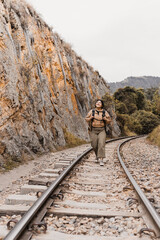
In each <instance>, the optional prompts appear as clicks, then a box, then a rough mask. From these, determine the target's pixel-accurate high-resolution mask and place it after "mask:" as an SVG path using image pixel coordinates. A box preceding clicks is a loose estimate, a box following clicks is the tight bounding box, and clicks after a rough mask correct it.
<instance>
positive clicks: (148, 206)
mask: <svg viewBox="0 0 160 240" xmlns="http://www.w3.org/2000/svg"><path fill="white" fill-rule="evenodd" d="M139 137H142V136H139ZM135 138H138V137H133V138H130V139H127V140H125V141H124V142H123V143H120V144H119V146H118V149H117V155H118V159H119V161H120V163H121V165H122V167H123V169H124V172H125V173H126V175H127V177H128V179H129V180H130V182H131V184H132V186H133V187H134V189H135V190H136V192H137V194H138V196H139V197H140V199H141V201H142V203H143V204H144V206H145V208H146V209H147V211H148V212H149V214H150V216H151V218H152V219H153V221H154V223H155V224H156V226H157V229H158V231H160V216H159V214H158V213H157V212H156V210H155V209H154V207H153V206H152V205H151V203H150V201H149V200H148V199H147V197H146V196H145V194H144V193H143V191H142V190H141V188H140V187H139V185H138V184H137V182H136V181H135V180H134V178H133V177H132V175H131V174H130V172H129V171H128V169H127V167H126V165H125V164H124V162H123V160H122V157H121V155H120V149H121V147H122V146H123V145H124V144H125V143H126V142H129V141H131V140H133V139H135ZM158 234H159V233H158Z"/></svg>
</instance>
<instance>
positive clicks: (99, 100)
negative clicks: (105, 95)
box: [95, 99, 104, 108]
mask: <svg viewBox="0 0 160 240" xmlns="http://www.w3.org/2000/svg"><path fill="white" fill-rule="evenodd" d="M98 101H101V103H102V108H104V102H103V100H102V99H97V100H96V102H95V107H96V103H97V102H98Z"/></svg>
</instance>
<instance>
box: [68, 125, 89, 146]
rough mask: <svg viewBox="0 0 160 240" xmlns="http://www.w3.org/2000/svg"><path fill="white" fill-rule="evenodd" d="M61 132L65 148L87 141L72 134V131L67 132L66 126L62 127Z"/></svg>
mask: <svg viewBox="0 0 160 240" xmlns="http://www.w3.org/2000/svg"><path fill="white" fill-rule="evenodd" d="M63 133H64V138H65V141H66V148H71V147H76V146H79V145H82V144H86V143H87V142H86V141H85V140H83V139H80V138H78V137H76V136H74V135H73V134H72V133H70V132H68V130H67V129H66V128H63Z"/></svg>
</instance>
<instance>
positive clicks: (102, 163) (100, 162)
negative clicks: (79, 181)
mask: <svg viewBox="0 0 160 240" xmlns="http://www.w3.org/2000/svg"><path fill="white" fill-rule="evenodd" d="M99 165H100V166H104V162H103V158H101V159H100V161H99Z"/></svg>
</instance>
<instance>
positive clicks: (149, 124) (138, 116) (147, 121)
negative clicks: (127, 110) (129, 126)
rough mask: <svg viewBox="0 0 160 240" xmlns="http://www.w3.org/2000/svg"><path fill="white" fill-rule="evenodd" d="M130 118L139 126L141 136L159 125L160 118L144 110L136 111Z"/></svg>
mask: <svg viewBox="0 0 160 240" xmlns="http://www.w3.org/2000/svg"><path fill="white" fill-rule="evenodd" d="M132 118H134V119H135V120H136V121H138V122H139V123H140V124H141V126H142V130H141V132H140V133H141V134H147V133H150V132H151V131H152V130H153V129H154V128H155V127H157V126H158V125H159V124H160V118H159V117H158V116H156V115H155V114H153V113H152V112H147V111H145V110H139V111H136V112H135V113H133V114H132Z"/></svg>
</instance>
